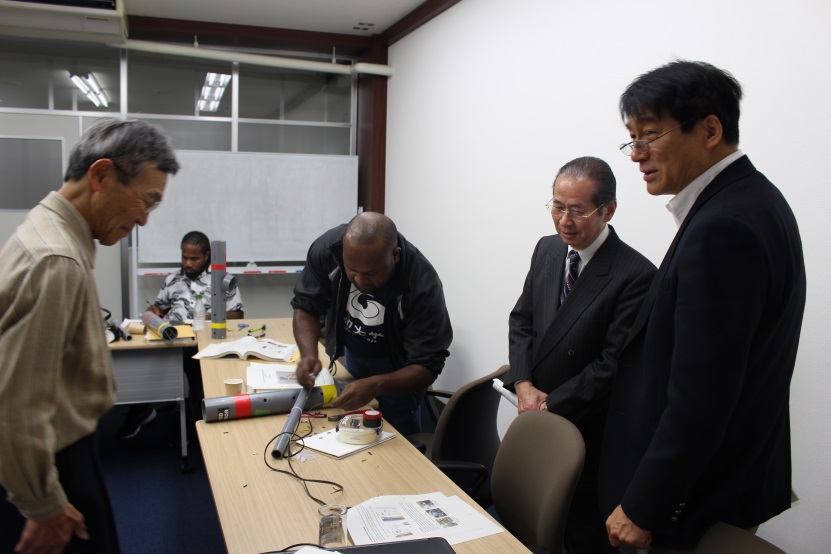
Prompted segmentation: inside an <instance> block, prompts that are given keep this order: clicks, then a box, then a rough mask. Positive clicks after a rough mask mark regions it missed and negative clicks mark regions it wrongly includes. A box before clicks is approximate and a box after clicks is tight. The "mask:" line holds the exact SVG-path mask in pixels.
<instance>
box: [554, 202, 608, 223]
mask: <svg viewBox="0 0 831 554" xmlns="http://www.w3.org/2000/svg"><path fill="white" fill-rule="evenodd" d="M605 205H606V204H601V205H599V206H598V207H596V208H595V209H593V210H592V211H590V212H588V213H586V212H584V211H583V210H577V209H573V208H563V207H562V206H555V205H554V198H553V197H552V198H551V200H549V201H548V204H546V205H545V211H547V212H548V213H550V214H551V216H552V217H553V218H554V219H562V217H563V216H566V215H570V216H571V217H572V218H580V219H588V218H590V217H591V216H593V215H594V214H595V213H597V210H599V209H600V208H602V207H603V206H605Z"/></svg>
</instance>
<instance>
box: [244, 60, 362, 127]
mask: <svg viewBox="0 0 831 554" xmlns="http://www.w3.org/2000/svg"><path fill="white" fill-rule="evenodd" d="M351 97H352V76H350V75H336V74H331V73H310V72H307V71H297V70H291V69H280V68H273V67H256V66H248V65H243V66H241V67H240V107H239V115H240V117H241V118H243V119H275V120H289V121H315V122H325V123H349V122H350V121H351V119H352V117H351V115H352V114H351V106H352V103H351Z"/></svg>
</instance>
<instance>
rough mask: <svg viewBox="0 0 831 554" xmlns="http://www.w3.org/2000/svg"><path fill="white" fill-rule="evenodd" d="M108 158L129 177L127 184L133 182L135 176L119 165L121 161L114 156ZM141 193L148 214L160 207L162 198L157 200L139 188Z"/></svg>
mask: <svg viewBox="0 0 831 554" xmlns="http://www.w3.org/2000/svg"><path fill="white" fill-rule="evenodd" d="M108 159H109V160H110V161H111V162H112V163H113V167H115V169H116V171H118V172H119V173H121V174H122V175H124V177H125V178H126V179H127V184H128V185H129V184H130V183H132V182H133V178H132V177H130V174H129V173H127V171H125V169H124V168H123V167H121V165H119V163H118V162H117V161H115V160H114V159H112V158H108ZM119 182H121V180H120V179H119ZM139 193H140V194H141V199H142V201H143V202H144V213H146V214H149V213H150V212H152V211H153V210H155V209H156V208H158V207H159V204H161V203H162V200H161V198H159V199H158V200H156V199H155V198H153V197H152V196H150V195H149V194H147V193H146V192H145V191H143V190H140V189H139Z"/></svg>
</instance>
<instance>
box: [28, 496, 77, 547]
mask: <svg viewBox="0 0 831 554" xmlns="http://www.w3.org/2000/svg"><path fill="white" fill-rule="evenodd" d="M73 536H76V537H78V538H80V539H83V540H85V541H86V540H89V533H88V532H87V526H86V525H84V516H83V514H81V512H79V511H78V510H76V509H75V506H73V505H72V504H70V505H68V506H67V507H66V509H65V510H64V511H63V512H61V513H59V514H57V515H54V516H52V517H50V518H48V519H44V520H42V521H32V520H31V519H29V520H26V525H24V527H23V533H21V535H20V541H19V542H18V543H17V545H15V547H14V551H15V552H17V553H18V554H52V553H55V554H60V553H61V552H63V551H64V549H65V548H66V545H67V544H69V541H70V540H72V537H73Z"/></svg>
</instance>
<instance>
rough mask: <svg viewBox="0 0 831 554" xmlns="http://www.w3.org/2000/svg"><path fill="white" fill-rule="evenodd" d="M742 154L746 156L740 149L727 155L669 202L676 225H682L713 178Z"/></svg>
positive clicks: (668, 205) (668, 207)
mask: <svg viewBox="0 0 831 554" xmlns="http://www.w3.org/2000/svg"><path fill="white" fill-rule="evenodd" d="M742 156H744V154H743V153H742V151H741V150H739V149H737V150H736V151H735V152H733V153H732V154H730V155H728V156H725V157H724V158H723V159H721V160H719V161H718V162H717V163H715V164H713V165H712V166H710V167H709V168H708V169H707V171H705V172H704V173H702V174H701V175H699V176H698V177H696V178H695V179H693V180H692V182H691V183H690V184H689V185H687V186H686V187H684V189H683V190H682V191H681V192H679V193H678V194H676V195H675V196H674V197H673V198H672V200H670V201H669V202H668V203H667V210H669V212H670V213H671V214H672V217H673V218H675V225H676V226H678V227H679V228H680V227H681V224H682V223H684V218H685V217H687V214H688V213H690V209H691V208H692V205H693V204H695V201H696V200H697V199H698V196H699V195H700V194H701V192H702V191H703V190H704V189H705V188H707V185H709V184H710V183H711V182H712V181H713V179H715V178H716V175H718V174H719V173H721V172H722V171H724V169H725V168H726V167H727V166H728V165H730V164H731V163H733V162H735V161H736V160H738V159H739V158H741V157H742Z"/></svg>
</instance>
